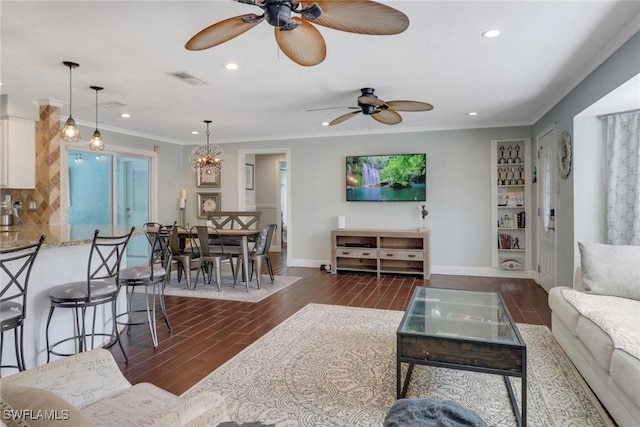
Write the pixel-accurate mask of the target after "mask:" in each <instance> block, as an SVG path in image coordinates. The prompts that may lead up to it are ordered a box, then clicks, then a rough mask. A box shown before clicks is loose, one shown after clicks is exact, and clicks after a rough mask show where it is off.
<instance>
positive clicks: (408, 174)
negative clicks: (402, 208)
mask: <svg viewBox="0 0 640 427" xmlns="http://www.w3.org/2000/svg"><path fill="white" fill-rule="evenodd" d="M346 173H347V201H348V202H424V201H426V200H427V185H426V181H427V180H426V177H427V155H426V154H389V155H371V156H348V157H347V169H346Z"/></svg>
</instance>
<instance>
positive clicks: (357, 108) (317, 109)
mask: <svg viewBox="0 0 640 427" xmlns="http://www.w3.org/2000/svg"><path fill="white" fill-rule="evenodd" d="M338 108H348V109H350V110H360V107H326V108H313V109H311V110H307V111H322V110H337V109H338Z"/></svg>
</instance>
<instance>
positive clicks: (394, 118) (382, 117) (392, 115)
mask: <svg viewBox="0 0 640 427" xmlns="http://www.w3.org/2000/svg"><path fill="white" fill-rule="evenodd" d="M371 117H373V119H374V120H376V121H379V122H380V123H384V124H385V125H397V124H398V123H400V122H401V121H402V117H401V116H400V114H398V113H396V112H395V111H393V110H380V111H378V112H377V113H373V114H371Z"/></svg>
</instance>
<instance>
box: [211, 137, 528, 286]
mask: <svg viewBox="0 0 640 427" xmlns="http://www.w3.org/2000/svg"><path fill="white" fill-rule="evenodd" d="M520 137H530V128H528V127H514V128H493V129H474V130H455V131H438V132H420V133H399V134H377V135H366V136H345V137H340V138H318V139H306V140H295V141H293V140H289V141H264V142H257V143H240V144H225V145H224V146H223V148H224V150H225V159H226V160H227V162H226V166H225V170H224V171H223V177H222V185H223V189H222V191H223V206H224V208H225V209H235V207H236V206H235V205H233V204H232V202H231V200H233V199H235V200H237V199H238V198H237V195H234V193H237V190H236V189H235V188H234V187H233V185H234V184H237V178H236V176H237V161H236V160H235V159H237V155H238V154H237V153H238V150H242V151H243V152H244V151H249V152H250V151H251V149H252V148H256V149H275V148H282V150H283V151H284V150H285V149H290V150H291V164H290V165H288V173H289V174H290V175H291V199H290V204H291V217H290V219H289V221H290V227H291V229H292V230H293V232H292V234H291V235H289V236H288V239H289V241H290V242H291V246H290V247H291V248H292V250H293V253H292V254H290V255H291V257H290V258H291V263H292V264H291V265H297V266H309V267H317V266H319V265H320V264H321V263H324V264H326V263H329V261H330V259H329V258H330V253H331V251H330V230H331V229H333V228H336V227H337V217H338V216H339V215H344V216H346V219H347V227H348V228H379V229H413V228H415V227H417V226H418V213H417V209H416V207H417V206H418V205H419V203H412V202H408V203H403V202H396V203H374V202H346V201H345V184H344V182H345V181H344V180H345V158H346V156H349V155H363V154H393V153H414V152H424V153H426V154H427V202H426V205H427V209H428V210H429V216H428V217H427V225H428V226H429V227H430V228H431V232H432V242H431V251H432V257H431V259H432V265H433V272H435V273H457V274H478V275H488V274H491V273H493V270H491V268H490V267H491V250H492V245H493V243H494V242H493V238H492V237H491V222H490V221H491V206H490V196H491V185H492V182H491V173H490V168H491V165H490V141H491V139H505V138H520ZM230 159H234V160H230ZM232 183H233V184H232ZM236 188H237V187H236Z"/></svg>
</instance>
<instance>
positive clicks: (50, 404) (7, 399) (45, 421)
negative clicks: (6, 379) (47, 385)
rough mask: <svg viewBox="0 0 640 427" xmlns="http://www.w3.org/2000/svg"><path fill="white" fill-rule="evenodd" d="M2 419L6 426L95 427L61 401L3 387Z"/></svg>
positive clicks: (35, 390)
mask: <svg viewBox="0 0 640 427" xmlns="http://www.w3.org/2000/svg"><path fill="white" fill-rule="evenodd" d="M1 406H2V418H1V419H0V421H2V422H3V423H5V424H6V425H7V426H24V425H28V426H34V427H37V426H51V427H56V426H60V427H76V426H77V427H90V426H94V425H96V424H95V423H94V422H93V421H91V419H89V418H87V417H86V416H85V415H83V414H82V413H81V412H80V411H79V410H78V409H76V408H75V407H74V406H73V405H71V404H70V403H68V402H67V401H66V400H64V399H63V398H61V397H59V396H57V395H56V394H54V393H52V392H50V391H49V390H44V389H40V388H35V387H28V386H24V385H19V384H2V405H1Z"/></svg>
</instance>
